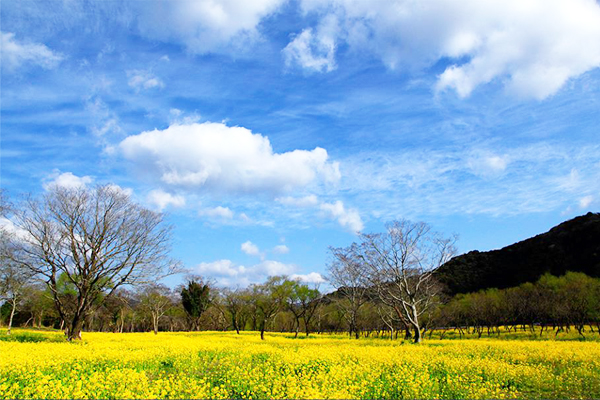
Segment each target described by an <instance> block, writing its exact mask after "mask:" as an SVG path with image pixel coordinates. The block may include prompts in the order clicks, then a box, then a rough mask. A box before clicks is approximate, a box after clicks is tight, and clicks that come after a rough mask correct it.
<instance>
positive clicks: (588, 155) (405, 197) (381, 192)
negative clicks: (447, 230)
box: [338, 141, 600, 220]
mask: <svg viewBox="0 0 600 400" xmlns="http://www.w3.org/2000/svg"><path fill="white" fill-rule="evenodd" d="M493 143H495V144H496V145H495V151H496V153H487V152H486V150H478V149H477V147H479V146H481V148H482V149H490V148H494V146H493ZM476 146H477V147H475V148H472V149H464V148H462V147H453V146H451V147H444V146H442V147H435V148H433V147H432V148H426V149H415V150H403V151H402V152H365V153H363V154H355V155H352V156H349V157H347V158H346V159H342V160H341V165H342V168H343V169H342V173H343V176H344V177H348V178H344V179H342V180H341V182H340V183H339V185H338V187H339V190H340V191H341V192H343V193H346V194H347V196H349V197H351V198H352V199H353V202H354V203H355V204H360V208H361V211H363V212H367V211H368V212H370V214H371V215H373V216H374V217H376V218H379V219H382V220H392V219H398V218H409V219H423V218H431V216H432V215H433V216H435V215H437V216H447V215H457V214H462V215H477V214H478V215H493V216H499V215H521V214H526V213H537V212H552V211H559V210H563V209H564V208H565V207H566V205H569V204H571V205H573V206H574V208H575V207H577V205H578V202H579V201H580V199H581V198H582V197H583V196H585V195H588V194H593V193H600V180H599V179H598V173H599V172H600V167H599V165H598V160H599V159H600V146H598V145H595V144H594V145H589V146H581V145H580V144H578V145H573V146H571V145H565V144H550V143H543V142H537V143H533V144H524V145H521V146H515V147H505V146H502V145H499V144H498V143H497V142H495V141H494V142H492V143H478V144H477V145H476ZM474 154H476V155H477V154H480V155H483V158H485V155H486V154H487V155H492V156H495V155H498V156H499V157H502V158H504V159H506V160H507V164H506V168H505V169H504V170H503V171H502V170H500V171H499V172H495V173H494V174H493V175H488V176H486V178H489V179H486V181H485V182H482V180H481V174H475V173H474V170H473V164H472V162H471V161H472V158H473V155H474ZM492 164H493V163H492ZM573 166H577V167H576V168H573Z"/></svg>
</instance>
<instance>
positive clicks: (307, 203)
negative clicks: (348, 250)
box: [275, 195, 364, 233]
mask: <svg viewBox="0 0 600 400" xmlns="http://www.w3.org/2000/svg"><path fill="white" fill-rule="evenodd" d="M275 200H276V201H277V202H279V203H281V204H284V205H286V206H292V207H297V208H318V209H319V210H321V211H322V212H323V213H324V214H325V215H326V216H327V217H328V218H331V219H334V220H336V221H337V222H338V224H339V225H340V226H341V227H342V228H344V229H348V230H350V231H351V232H353V233H356V232H360V231H361V230H362V229H363V227H364V224H363V222H362V219H361V217H360V214H359V213H358V210H356V209H354V208H352V209H349V210H346V208H345V207H344V203H343V202H342V201H339V200H338V201H336V202H335V203H326V202H319V200H318V199H317V196H315V195H308V196H304V197H279V198H277V199H275Z"/></svg>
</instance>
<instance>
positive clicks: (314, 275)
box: [290, 272, 325, 284]
mask: <svg viewBox="0 0 600 400" xmlns="http://www.w3.org/2000/svg"><path fill="white" fill-rule="evenodd" d="M290 279H292V280H297V281H300V282H304V283H315V284H319V283H324V282H325V278H323V276H322V275H321V274H319V273H318V272H311V273H308V274H304V275H302V274H292V275H290Z"/></svg>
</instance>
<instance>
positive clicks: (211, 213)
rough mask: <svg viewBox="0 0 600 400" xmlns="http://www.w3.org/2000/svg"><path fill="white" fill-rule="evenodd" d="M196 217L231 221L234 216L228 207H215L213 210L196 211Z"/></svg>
mask: <svg viewBox="0 0 600 400" xmlns="http://www.w3.org/2000/svg"><path fill="white" fill-rule="evenodd" d="M198 215H200V216H201V217H204V216H206V217H211V218H223V219H232V218H233V216H234V212H233V211H231V210H230V209H229V207H223V206H217V207H214V208H204V209H201V210H200V211H198Z"/></svg>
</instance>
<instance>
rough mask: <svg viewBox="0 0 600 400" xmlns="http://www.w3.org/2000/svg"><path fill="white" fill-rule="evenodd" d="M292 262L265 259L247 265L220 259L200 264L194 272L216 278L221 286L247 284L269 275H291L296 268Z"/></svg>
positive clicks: (258, 281)
mask: <svg viewBox="0 0 600 400" xmlns="http://www.w3.org/2000/svg"><path fill="white" fill-rule="evenodd" d="M296 269H297V268H296V266H295V265H292V264H284V263H281V262H278V261H271V260H265V261H262V262H260V263H258V264H256V265H253V266H250V267H246V266H244V265H239V264H236V263H234V262H233V261H231V260H218V261H213V262H208V263H207V262H204V263H200V264H198V265H197V266H196V267H195V268H194V269H193V272H194V273H198V274H200V275H203V276H206V277H208V278H211V279H214V280H216V282H217V284H218V285H219V286H246V285H249V284H252V283H260V282H263V281H264V280H265V279H266V278H267V277H269V276H275V275H290V274H292V273H293V272H295V270H296Z"/></svg>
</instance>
